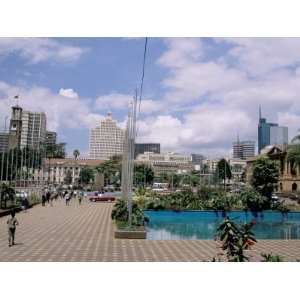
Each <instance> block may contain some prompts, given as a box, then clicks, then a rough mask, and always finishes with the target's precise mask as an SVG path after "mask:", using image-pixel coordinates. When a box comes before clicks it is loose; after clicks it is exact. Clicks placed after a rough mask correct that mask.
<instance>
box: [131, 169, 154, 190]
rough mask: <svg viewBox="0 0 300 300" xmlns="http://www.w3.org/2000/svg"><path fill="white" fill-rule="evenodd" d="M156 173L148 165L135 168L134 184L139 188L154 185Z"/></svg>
mask: <svg viewBox="0 0 300 300" xmlns="http://www.w3.org/2000/svg"><path fill="white" fill-rule="evenodd" d="M153 178H154V172H153V170H152V168H151V167H149V166H148V165H145V164H142V165H140V164H139V165H135V166H134V182H135V184H136V185H137V186H145V185H151V184H152V183H153Z"/></svg>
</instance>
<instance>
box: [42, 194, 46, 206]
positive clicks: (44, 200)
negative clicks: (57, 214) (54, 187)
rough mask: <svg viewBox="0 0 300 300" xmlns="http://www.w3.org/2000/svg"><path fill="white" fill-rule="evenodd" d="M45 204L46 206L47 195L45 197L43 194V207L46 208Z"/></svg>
mask: <svg viewBox="0 0 300 300" xmlns="http://www.w3.org/2000/svg"><path fill="white" fill-rule="evenodd" d="M45 204H46V195H45V193H43V195H42V206H45Z"/></svg>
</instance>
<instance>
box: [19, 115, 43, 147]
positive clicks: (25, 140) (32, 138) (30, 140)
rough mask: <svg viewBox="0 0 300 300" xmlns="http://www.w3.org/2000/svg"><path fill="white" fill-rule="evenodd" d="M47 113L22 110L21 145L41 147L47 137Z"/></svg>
mask: <svg viewBox="0 0 300 300" xmlns="http://www.w3.org/2000/svg"><path fill="white" fill-rule="evenodd" d="M46 124H47V120H46V114H45V113H43V112H30V111H23V112H22V132H21V143H20V144H21V147H26V146H28V147H31V148H35V149H37V148H39V147H40V145H41V144H44V143H45V139H46Z"/></svg>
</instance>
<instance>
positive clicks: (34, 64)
mask: <svg viewBox="0 0 300 300" xmlns="http://www.w3.org/2000/svg"><path fill="white" fill-rule="evenodd" d="M143 47H144V39H134V38H129V39H127V38H58V39H52V38H51V39H48V38H35V39H24V38H19V39H18V38H11V39H10V38H9V39H7V38H0V66H1V67H0V127H3V124H4V118H5V116H6V115H9V114H10V105H11V104H12V103H13V102H12V101H11V100H9V99H12V98H13V96H14V95H15V94H19V95H20V105H22V106H23V107H24V109H30V110H33V111H45V112H46V113H47V118H48V119H47V121H48V127H49V129H51V130H56V131H57V132H58V136H59V140H60V141H65V142H67V145H68V146H67V150H68V152H69V153H71V152H72V151H73V149H75V148H79V149H80V150H81V152H82V155H83V156H85V155H87V153H88V134H89V128H91V127H94V126H96V125H97V124H98V123H99V122H100V120H101V119H103V117H105V115H106V113H107V112H108V111H112V112H113V117H114V118H115V119H116V120H117V121H118V123H120V125H121V126H122V125H124V121H125V119H126V114H127V103H128V101H129V100H130V99H131V97H132V95H133V91H134V89H135V88H136V87H137V86H139V84H140V77H141V67H142V56H143ZM147 54H148V55H147V61H146V73H145V82H144V100H143V103H142V112H141V114H140V118H139V136H138V140H139V141H143V142H160V143H161V146H162V149H163V150H165V151H167V150H171V151H177V152H185V153H190V152H194V153H204V154H206V155H208V156H223V155H225V156H229V155H230V151H231V144H232V141H233V140H234V139H235V138H236V136H237V133H239V136H240V138H241V139H253V140H257V116H258V105H259V104H261V105H262V109H263V115H264V116H265V117H267V118H268V120H270V121H273V122H279V123H280V124H281V125H286V126H288V127H289V136H290V138H292V137H293V135H294V134H295V133H296V131H297V129H298V128H299V127H300V103H299V102H300V101H298V100H299V98H300V97H299V95H300V80H299V79H300V68H299V64H300V39H297V38H291V39H288V38H272V39H268V38H225V39H224V38H222V39H217V38H213V39H212V38H202V39H201V38H150V39H149V42H148V52H147Z"/></svg>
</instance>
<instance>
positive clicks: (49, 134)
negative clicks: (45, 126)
mask: <svg viewBox="0 0 300 300" xmlns="http://www.w3.org/2000/svg"><path fill="white" fill-rule="evenodd" d="M56 139H57V133H56V132H55V131H46V137H45V145H46V146H53V145H55V144H56Z"/></svg>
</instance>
